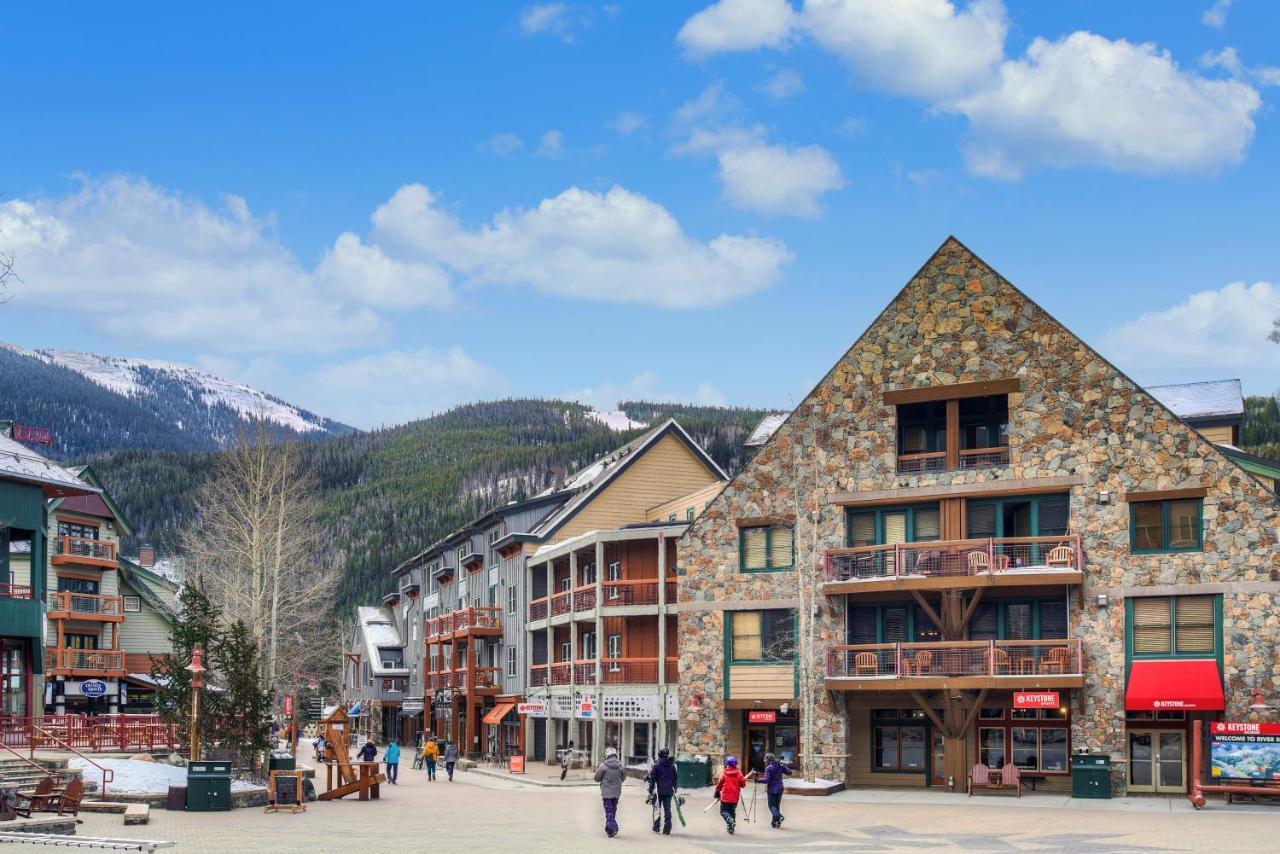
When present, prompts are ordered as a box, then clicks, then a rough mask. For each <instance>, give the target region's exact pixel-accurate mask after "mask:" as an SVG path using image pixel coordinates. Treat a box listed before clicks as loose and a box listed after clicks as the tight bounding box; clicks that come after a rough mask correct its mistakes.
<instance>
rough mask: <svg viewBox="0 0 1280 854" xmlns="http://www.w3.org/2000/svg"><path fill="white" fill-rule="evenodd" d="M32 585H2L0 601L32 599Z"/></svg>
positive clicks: (0, 587)
mask: <svg viewBox="0 0 1280 854" xmlns="http://www.w3.org/2000/svg"><path fill="white" fill-rule="evenodd" d="M31 595H32V593H31V585H30V584H0V599H30V598H31Z"/></svg>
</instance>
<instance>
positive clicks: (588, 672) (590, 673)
mask: <svg viewBox="0 0 1280 854" xmlns="http://www.w3.org/2000/svg"><path fill="white" fill-rule="evenodd" d="M573 681H574V684H577V685H594V684H595V682H596V662H595V659H594V658H592V659H586V658H582V659H579V660H577V661H575V662H574V663H573Z"/></svg>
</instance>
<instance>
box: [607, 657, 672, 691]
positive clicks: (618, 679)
mask: <svg viewBox="0 0 1280 854" xmlns="http://www.w3.org/2000/svg"><path fill="white" fill-rule="evenodd" d="M600 679H601V681H602V682H604V684H606V685H623V684H626V685H635V684H654V685H656V684H657V682H658V659H656V658H606V659H604V660H603V661H601V662H600Z"/></svg>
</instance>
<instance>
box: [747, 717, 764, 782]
mask: <svg viewBox="0 0 1280 854" xmlns="http://www.w3.org/2000/svg"><path fill="white" fill-rule="evenodd" d="M768 745H769V730H767V729H765V728H764V727H749V728H748V729H747V755H746V757H745V759H746V766H747V767H746V769H745V770H746V771H764V755H765V753H766V752H768V750H769V747H768Z"/></svg>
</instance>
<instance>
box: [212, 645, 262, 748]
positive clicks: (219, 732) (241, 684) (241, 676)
mask: <svg viewBox="0 0 1280 854" xmlns="http://www.w3.org/2000/svg"><path fill="white" fill-rule="evenodd" d="M212 661H213V669H214V672H216V673H217V675H218V687H219V688H220V689H221V691H220V692H219V694H220V696H219V698H218V706H219V707H220V709H221V711H222V712H223V714H222V716H221V717H220V719H219V723H218V727H217V729H216V736H217V739H218V741H219V742H220V743H221V744H222V746H223V747H225V748H227V749H228V750H229V751H230V753H231V757H230V758H231V760H232V762H233V763H235V765H237V766H245V765H253V764H255V760H256V759H257V758H258V757H259V756H261V755H263V754H264V753H265V752H266V751H267V750H268V749H269V748H270V747H271V743H270V736H271V695H272V692H271V689H270V688H266V687H263V685H262V678H261V675H260V674H261V669H262V668H261V661H260V659H259V653H258V645H257V644H256V643H255V642H254V639H253V634H252V633H251V632H250V631H249V627H248V626H246V625H245V623H244V621H243V620H236V621H235V622H234V623H232V624H231V625H230V626H227V628H226V629H225V630H224V631H222V632H221V633H220V634H219V635H218V638H217V641H216V643H215V644H214V647H213V655H212Z"/></svg>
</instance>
